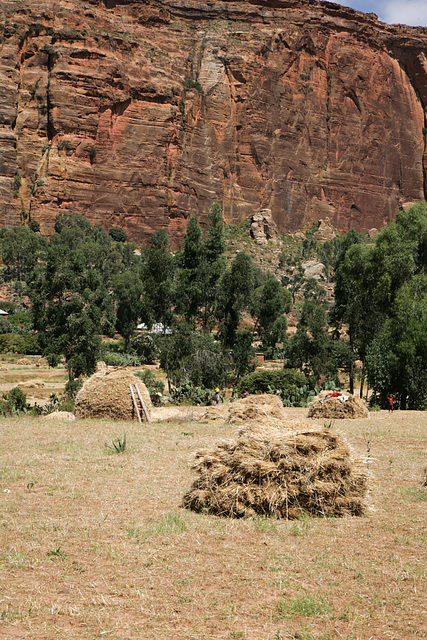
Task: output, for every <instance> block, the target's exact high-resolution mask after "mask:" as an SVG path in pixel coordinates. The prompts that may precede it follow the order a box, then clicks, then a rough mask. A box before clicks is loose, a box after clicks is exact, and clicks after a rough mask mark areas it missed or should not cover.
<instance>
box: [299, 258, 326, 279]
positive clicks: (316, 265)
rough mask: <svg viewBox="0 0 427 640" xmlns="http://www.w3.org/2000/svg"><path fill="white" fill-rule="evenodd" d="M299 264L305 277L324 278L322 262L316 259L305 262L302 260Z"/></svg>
mask: <svg viewBox="0 0 427 640" xmlns="http://www.w3.org/2000/svg"><path fill="white" fill-rule="evenodd" d="M301 266H302V268H303V270H304V276H305V277H306V278H307V279H309V278H314V280H326V278H325V265H324V264H323V263H322V262H319V261H318V260H307V262H303V263H302V265H301Z"/></svg>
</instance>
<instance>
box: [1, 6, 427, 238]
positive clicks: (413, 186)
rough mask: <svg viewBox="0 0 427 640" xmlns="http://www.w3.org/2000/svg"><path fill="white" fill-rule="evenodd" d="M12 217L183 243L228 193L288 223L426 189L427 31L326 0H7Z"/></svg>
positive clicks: (4, 148) (4, 78) (240, 210)
mask: <svg viewBox="0 0 427 640" xmlns="http://www.w3.org/2000/svg"><path fill="white" fill-rule="evenodd" d="M0 25H1V27H2V39H1V46H0V223H1V224H7V225H13V224H19V223H20V222H21V221H22V220H23V219H25V220H27V221H28V220H29V219H31V220H35V221H37V222H39V223H40V226H41V230H42V231H43V232H45V233H48V232H50V231H52V228H53V223H54V219H55V216H56V215H57V213H58V212H60V211H75V212H77V213H81V214H83V215H84V216H86V217H87V218H88V219H90V220H91V221H92V222H96V223H100V224H102V225H103V226H104V227H105V228H107V229H108V228H110V227H111V226H115V227H122V228H124V229H125V230H126V232H127V234H128V237H129V238H131V239H133V240H134V241H136V242H143V241H144V240H146V238H147V237H148V236H149V235H151V234H152V233H153V232H154V231H155V230H156V229H158V228H165V229H167V230H168V231H169V233H170V235H171V237H172V240H173V242H175V243H178V242H179V238H180V237H182V234H183V232H184V230H185V226H186V221H187V219H188V217H189V215H191V214H193V213H197V214H199V215H201V216H202V221H204V222H206V215H205V214H206V213H207V211H208V210H209V206H210V205H211V203H212V202H213V201H215V200H218V201H219V202H221V204H222V206H223V210H224V214H225V217H226V220H228V221H230V222H239V221H240V220H242V219H244V218H246V217H248V216H249V215H253V214H254V213H256V212H257V211H260V209H267V208H268V209H270V210H271V212H272V217H273V219H274V221H275V223H276V224H277V226H278V228H279V230H280V231H284V230H296V229H298V228H299V227H305V228H307V227H309V226H310V224H311V222H313V221H315V220H319V219H320V218H326V217H328V218H329V219H330V221H331V225H332V226H333V227H334V228H337V229H339V230H346V229H348V228H349V227H355V228H357V229H359V230H368V229H370V228H372V227H377V228H378V227H380V226H382V225H383V224H384V223H385V222H387V221H388V220H390V219H391V218H393V216H394V214H395V211H396V209H397V207H398V206H399V205H400V204H402V203H403V202H409V201H414V200H417V199H420V198H423V197H424V195H425V191H426V189H425V184H426V171H427V169H426V167H427V162H426V152H425V133H426V129H425V128H424V127H425V125H426V108H427V58H426V54H425V52H426V50H427V30H426V29H420V28H410V27H403V26H388V25H385V24H382V23H380V22H378V20H377V18H376V16H375V15H374V14H368V15H365V14H363V13H360V12H356V11H354V10H352V9H348V8H344V7H340V6H339V5H336V4H331V3H328V2H323V1H317V0H274V1H273V0H250V1H248V0H240V1H238V0H235V1H230V0H207V1H206V2H199V1H198V0H197V1H196V0H144V1H142V0H86V1H85V2H84V1H83V0H59V1H58V0H55V1H54V0H31V1H30V0H1V1H0Z"/></svg>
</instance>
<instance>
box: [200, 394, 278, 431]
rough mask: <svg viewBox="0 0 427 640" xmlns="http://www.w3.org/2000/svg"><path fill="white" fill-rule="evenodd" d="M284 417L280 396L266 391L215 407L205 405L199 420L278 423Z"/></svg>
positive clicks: (234, 422) (235, 422)
mask: <svg viewBox="0 0 427 640" xmlns="http://www.w3.org/2000/svg"><path fill="white" fill-rule="evenodd" d="M286 419H287V415H286V412H285V410H284V408H283V403H282V401H281V400H280V398H279V397H278V396H275V395H272V394H267V393H265V394H262V395H259V396H257V395H253V396H248V397H247V398H242V399H241V400H236V402H232V403H224V404H219V405H218V406H216V407H207V408H206V409H205V411H204V412H203V413H202V414H201V415H200V420H204V421H208V422H211V421H215V420H221V421H224V422H230V423H231V424H244V423H246V422H248V421H250V422H251V423H254V422H257V423H264V422H268V424H272V423H274V424H278V423H280V422H282V421H283V420H286Z"/></svg>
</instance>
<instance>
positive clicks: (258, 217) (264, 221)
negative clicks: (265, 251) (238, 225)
mask: <svg viewBox="0 0 427 640" xmlns="http://www.w3.org/2000/svg"><path fill="white" fill-rule="evenodd" d="M250 235H251V237H252V238H253V239H254V240H255V242H256V243H257V244H259V245H266V244H268V241H269V240H271V241H272V242H273V243H277V242H280V238H279V237H278V233H277V225H276V223H275V222H274V220H273V217H272V215H271V211H270V209H261V211H258V212H257V213H255V214H254V215H253V216H252V218H251V229H250Z"/></svg>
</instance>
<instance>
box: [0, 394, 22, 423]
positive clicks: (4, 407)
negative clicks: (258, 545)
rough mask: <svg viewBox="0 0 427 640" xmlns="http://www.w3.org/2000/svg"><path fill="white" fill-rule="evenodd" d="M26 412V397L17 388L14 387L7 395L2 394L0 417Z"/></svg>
mask: <svg viewBox="0 0 427 640" xmlns="http://www.w3.org/2000/svg"><path fill="white" fill-rule="evenodd" d="M26 410H27V396H26V395H25V393H24V392H23V391H22V390H21V389H20V388H19V387H14V388H13V389H11V390H10V391H9V392H8V393H4V394H3V397H2V399H1V400H0V415H3V416H5V415H17V414H19V413H20V412H21V411H26Z"/></svg>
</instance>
